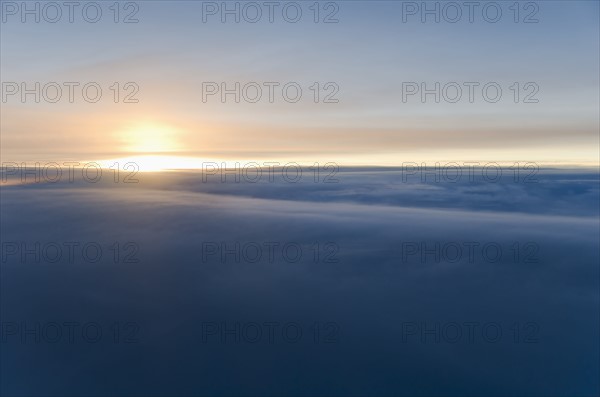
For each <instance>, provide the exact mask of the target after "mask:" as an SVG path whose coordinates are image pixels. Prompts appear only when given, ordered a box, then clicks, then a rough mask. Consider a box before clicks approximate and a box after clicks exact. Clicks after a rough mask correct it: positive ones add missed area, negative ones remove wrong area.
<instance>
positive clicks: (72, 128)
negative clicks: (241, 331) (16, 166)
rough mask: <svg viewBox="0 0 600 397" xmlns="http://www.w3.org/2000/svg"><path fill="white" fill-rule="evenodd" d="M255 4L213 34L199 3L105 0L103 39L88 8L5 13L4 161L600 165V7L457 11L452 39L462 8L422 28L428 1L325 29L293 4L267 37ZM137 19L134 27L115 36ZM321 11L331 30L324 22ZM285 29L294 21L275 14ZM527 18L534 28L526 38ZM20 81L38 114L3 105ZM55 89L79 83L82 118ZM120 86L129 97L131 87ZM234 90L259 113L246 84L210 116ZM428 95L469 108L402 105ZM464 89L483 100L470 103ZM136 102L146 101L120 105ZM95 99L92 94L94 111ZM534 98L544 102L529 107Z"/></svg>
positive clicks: (351, 5)
mask: <svg viewBox="0 0 600 397" xmlns="http://www.w3.org/2000/svg"><path fill="white" fill-rule="evenodd" d="M263 3H264V2H258V3H254V4H259V6H260V7H261V10H262V12H263V15H262V17H261V19H260V20H259V21H258V22H256V23H250V22H248V21H246V20H244V16H246V17H247V19H249V18H253V17H254V15H255V10H254V9H251V8H245V10H246V14H243V13H242V12H243V10H242V8H243V6H244V4H245V2H239V7H240V13H241V14H240V15H241V16H240V22H239V23H235V22H234V18H235V15H225V17H226V18H227V19H226V22H225V23H222V22H221V13H220V10H216V11H215V12H216V14H215V15H212V14H211V13H210V11H213V10H214V8H211V7H213V5H215V4H216V7H219V8H220V7H221V6H222V5H221V4H222V3H221V2H218V3H210V4H208V3H207V2H204V4H203V2H195V1H182V2H171V1H169V2H166V1H144V2H137V3H135V4H136V5H137V8H139V10H136V9H135V7H134V5H127V6H126V3H121V8H120V13H119V16H118V18H119V23H115V22H114V21H113V18H114V16H115V14H114V11H113V10H112V9H109V7H110V6H111V5H112V4H113V2H99V4H100V7H101V9H102V17H101V18H100V20H99V22H97V23H89V22H86V21H85V19H84V18H83V15H82V9H81V8H82V7H79V8H76V9H75V10H74V14H73V18H74V22H73V23H69V20H68V8H66V7H64V6H61V8H62V13H63V15H62V17H61V18H60V19H59V20H58V22H56V23H50V22H48V21H47V20H45V19H52V18H54V16H55V14H56V11H55V10H54V9H51V8H47V9H45V12H46V14H45V15H44V10H42V9H40V13H41V17H40V22H39V23H36V22H35V21H34V17H35V16H34V15H24V16H25V17H26V22H25V23H23V22H22V21H21V17H22V16H23V15H22V11H23V10H21V9H20V7H21V5H20V4H21V2H18V3H13V2H6V1H2V25H1V58H2V60H1V80H2V83H3V98H2V100H3V102H2V105H1V106H2V121H1V129H2V136H1V143H2V145H1V154H2V161H38V160H39V161H51V160H57V161H60V160H65V159H75V160H92V159H94V160H95V159H108V158H121V157H127V156H134V155H140V154H163V155H166V154H168V155H178V156H192V157H199V158H224V159H240V160H245V159H252V160H266V159H283V160H288V161H305V160H306V161H309V160H310V161H320V162H322V163H325V162H327V161H337V162H340V163H344V164H372V165H377V164H401V163H402V162H403V161H420V160H422V161H434V160H451V161H461V160H465V161H466V160H473V159H475V160H483V161H486V160H487V161H513V160H514V161H535V162H549V163H573V164H589V163H593V164H597V163H598V143H599V142H598V128H599V125H598V122H599V98H598V95H599V90H598V87H599V47H600V44H599V27H598V23H599V22H598V21H599V19H598V15H599V6H598V4H599V3H598V2H596V1H569V2H562V1H540V2H529V3H528V2H522V3H521V5H520V10H519V15H518V16H515V13H514V9H513V8H510V7H511V5H512V4H513V2H512V1H511V2H496V3H494V4H497V5H499V8H500V9H501V11H502V15H501V17H500V18H499V21H498V22H496V23H491V22H489V21H488V20H493V19H494V18H495V11H496V9H495V8H494V7H490V6H488V8H486V12H487V13H484V12H483V10H482V9H483V7H484V6H485V5H486V4H488V3H489V2H480V3H479V6H478V7H477V8H475V9H474V11H473V22H472V23H471V22H469V10H468V8H466V7H464V6H462V10H461V11H462V16H461V18H459V20H458V22H456V23H451V22H449V21H448V20H449V19H452V18H454V16H455V10H454V9H451V8H447V7H446V8H444V7H445V3H439V4H438V6H439V7H440V22H439V23H436V22H435V21H434V18H435V16H434V15H425V17H426V18H427V19H426V22H425V23H422V21H421V17H422V15H421V12H420V11H421V10H416V11H415V10H414V8H411V7H413V5H416V6H417V7H420V5H421V2H417V3H407V2H404V3H403V2H393V1H369V2H366V1H339V2H335V4H333V5H328V4H327V2H322V3H321V7H320V8H321V9H320V13H319V16H318V19H319V23H315V22H314V20H313V19H314V18H315V14H314V9H313V8H311V7H314V6H313V2H312V1H309V2H297V4H299V6H300V8H301V9H302V16H301V17H300V20H299V21H298V22H297V23H290V22H288V21H286V20H285V18H284V15H283V14H282V8H283V7H284V5H285V4H287V3H286V2H283V3H278V4H277V6H276V7H275V8H274V11H273V12H274V13H273V18H274V22H273V23H270V22H269V20H268V19H269V15H268V11H269V9H268V8H267V7H266V6H264V5H263ZM14 4H16V6H17V7H19V9H17V10H15V9H14ZM45 4H46V3H44V2H42V3H40V6H39V7H43V6H44V5H45ZM59 4H62V2H59ZM81 4H82V5H84V4H86V2H81ZM132 4H133V3H132ZM227 4H228V7H231V8H234V7H235V6H236V3H235V2H228V3H227ZM454 4H458V5H461V4H463V2H458V3H454ZM28 5H29V7H31V8H32V9H33V8H34V7H35V3H33V2H31V3H28ZM428 5H429V7H431V8H433V7H435V6H436V3H435V2H429V3H428ZM248 7H249V6H248ZM336 8H337V9H336ZM203 11H204V13H203ZM403 11H404V13H403ZM132 12H134V15H133V18H137V19H138V20H139V22H138V23H122V21H123V19H124V18H126V16H127V15H129V14H130V13H132ZM331 13H333V16H332V18H335V19H337V20H338V22H337V23H323V19H325V18H326V17H327V16H328V15H329V14H331ZM413 13H414V15H413ZM13 14H14V15H13ZM94 14H95V10H94V8H93V7H92V8H91V9H87V14H86V15H87V17H88V19H93V18H94ZM294 14H295V9H294V8H293V7H291V8H289V7H288V9H287V14H286V15H285V16H286V17H287V18H288V19H293V18H294ZM515 17H517V19H518V20H519V22H518V23H515V21H514V18H515ZM203 19H205V20H206V22H204V21H203ZM403 19H405V20H406V21H405V22H404V21H403ZM486 19H487V20H486ZM526 19H527V20H530V19H537V20H538V22H537V23H523V22H524V20H526ZM23 82H25V83H26V84H27V87H28V88H30V89H32V88H34V87H35V83H36V82H40V87H41V88H40V94H41V97H40V103H36V102H35V98H34V95H33V94H29V95H27V96H26V97H25V101H24V102H25V103H22V102H23V101H22V99H21V95H20V94H21V92H17V93H16V94H14V95H11V94H9V93H8V91H11V90H14V89H15V87H18V89H19V90H21V88H22V87H21V83H23ZM49 82H56V83H57V84H58V85H60V86H61V87H62V97H61V98H60V99H59V100H58V102H57V103H50V101H48V100H46V99H48V98H49V99H52V98H53V97H54V96H55V92H56V91H55V88H54V87H53V86H48V87H47V91H45V94H46V97H47V98H46V97H44V95H43V94H44V92H42V91H44V89H43V87H44V85H45V84H47V83H49ZM65 82H74V83H79V86H76V87H74V97H73V98H74V101H73V102H74V103H70V102H69V98H68V91H69V89H68V87H67V86H65V85H64V83H65ZM90 82H95V83H97V84H98V85H99V86H100V87H101V88H102V97H101V98H100V99H99V101H98V102H96V103H88V102H87V101H86V100H85V98H84V97H83V96H82V93H81V87H82V86H83V85H85V84H86V83H90ZM115 82H118V83H119V84H120V85H119V89H118V92H119V94H120V96H119V103H114V96H113V95H114V92H115V89H114V87H115V86H114V85H113V84H114V83H115ZM128 82H131V83H134V84H133V85H130V86H125V84H126V83H128ZM207 82H213V83H216V85H211V86H210V87H208V86H207V85H206V84H203V83H207ZM236 82H239V83H240V87H243V86H244V85H246V84H247V83H252V82H255V83H256V84H257V85H259V86H261V87H262V88H261V89H262V97H261V98H260V100H258V102H257V103H251V101H250V100H251V99H252V98H254V97H255V93H256V90H255V87H256V85H252V84H251V85H250V86H247V88H248V90H247V91H244V90H243V89H241V90H240V94H241V97H240V102H239V103H236V102H235V100H234V95H233V94H229V95H227V96H226V97H225V103H223V102H222V101H221V96H220V93H217V94H215V95H209V96H206V98H204V99H205V100H203V92H204V91H203V90H206V89H208V88H214V87H219V86H220V85H221V83H225V84H226V86H227V87H228V88H233V87H235V84H236ZM265 82H272V83H278V84H279V85H278V86H275V85H274V86H273V90H274V91H273V93H274V96H273V103H271V102H270V101H269V98H268V94H269V88H268V86H265V85H264V83H265ZM315 82H318V83H319V99H318V101H319V102H318V103H315V98H314V94H315V88H314V87H315V86H314V84H315ZM436 82H439V83H440V87H444V85H446V84H447V83H451V82H455V83H457V85H459V86H461V87H462V88H461V89H462V96H461V97H460V99H459V100H458V101H457V102H456V103H451V100H452V98H454V97H455V96H456V92H457V91H456V89H455V87H456V85H455V84H451V85H450V86H447V87H446V88H447V90H446V91H444V90H443V89H440V94H441V98H440V102H439V103H436V102H435V100H434V95H433V94H429V95H427V96H426V97H425V100H426V101H425V103H422V102H423V101H422V100H421V96H420V93H416V94H415V95H408V96H406V95H405V98H404V99H403V93H404V94H406V92H405V91H406V90H407V89H409V88H411V87H412V88H414V87H420V85H421V83H425V84H426V86H427V88H430V89H432V88H434V86H435V83H436ZM465 82H470V83H477V84H478V85H474V86H473V87H474V88H473V102H472V103H471V102H470V101H469V88H468V86H466V85H464V83H465ZM287 83H294V84H292V88H290V89H289V91H288V95H289V96H288V98H293V97H294V92H295V91H294V90H295V88H294V86H295V87H300V88H301V89H302V97H301V98H300V100H299V101H298V102H295V103H291V102H288V101H286V100H285V99H284V96H283V94H282V91H281V88H282V87H283V86H284V85H285V84H287ZM327 83H333V84H330V85H326V84H327ZM403 83H415V85H410V84H409V85H410V87H409V85H406V84H403ZM488 83H493V84H492V87H491V88H489V90H488V91H487V94H488V99H493V97H494V96H495V91H494V90H495V88H494V87H500V88H501V89H502V96H501V97H500V98H499V100H498V101H497V102H493V101H492V100H489V101H488V100H486V98H484V96H483V92H482V87H483V86H484V85H486V84H488ZM515 83H518V84H519V85H518V89H517V88H516V87H517V86H515V85H514V84H515ZM527 83H530V84H529V85H527ZM111 86H112V87H113V89H112V90H111V88H110V87H111ZM311 87H313V88H312V89H311ZM511 87H512V88H511ZM136 88H139V91H138V92H137V93H135V95H134V96H133V98H135V99H137V100H138V103H123V102H124V97H125V95H127V94H128V93H131V92H133V91H134V90H135V89H136ZM288 88H289V87H288ZM334 91H335V95H333V96H332V97H330V98H329V99H336V100H337V103H324V102H325V98H326V97H327V95H328V94H332V93H334ZM94 92H95V91H94V88H93V87H92V88H90V90H89V91H88V94H89V98H93V97H94ZM515 92H518V93H519V98H518V103H515V96H514V95H515ZM204 93H206V92H204ZM244 93H245V94H246V97H244V96H243V94H244ZM444 93H445V94H446V96H444V95H443V94H444ZM528 95H530V96H528ZM249 99H250V100H249ZM531 100H538V103H525V102H531Z"/></svg>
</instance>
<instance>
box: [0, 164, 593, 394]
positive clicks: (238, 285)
mask: <svg viewBox="0 0 600 397" xmlns="http://www.w3.org/2000/svg"><path fill="white" fill-rule="evenodd" d="M338 179H339V180H340V182H339V183H334V184H322V183H319V184H316V183H313V182H309V180H306V181H304V182H301V183H298V184H291V183H286V182H282V181H278V182H276V183H256V184H251V183H240V184H235V183H225V184H223V183H219V182H217V180H213V181H212V182H210V183H202V179H201V178H200V177H199V176H198V175H196V174H194V173H192V174H190V173H171V174H156V175H148V174H142V175H140V183H138V184H135V185H126V186H124V185H122V184H119V185H117V184H112V183H108V182H106V183H103V184H86V183H81V182H80V183H76V184H73V185H70V184H67V183H61V184H42V185H27V186H21V187H15V186H12V187H3V188H2V191H1V200H2V201H1V214H0V215H1V217H2V218H1V219H2V223H1V227H2V230H1V231H2V244H3V255H4V256H3V261H2V263H1V266H2V267H1V282H2V284H1V287H2V299H1V309H2V311H1V319H2V322H3V326H4V329H3V332H4V334H3V336H4V337H5V338H6V340H5V341H3V342H2V344H1V345H0V348H1V358H2V366H1V367H2V368H1V371H2V376H1V378H2V383H1V386H2V394H5V395H27V396H32V395H73V396H75V395H77V396H79V395H108V394H118V395H142V394H143V395H339V396H342V395H365V394H369V395H387V396H389V395H407V396H408V395H411V396H414V395H422V396H427V395H449V396H450V395H471V396H481V395H498V396H500V395H502V396H506V395H513V396H517V395H518V396H540V395H557V396H558V395H564V396H571V395H586V396H588V395H589V396H591V395H597V393H598V387H599V386H598V377H597V374H598V370H599V369H600V368H599V362H598V353H599V343H598V332H599V324H598V321H599V318H598V309H599V304H600V303H599V297H598V291H599V272H598V263H599V252H598V241H599V225H598V200H599V199H598V174H595V173H582V172H576V171H560V170H555V171H550V170H547V171H545V172H542V173H541V174H540V176H539V182H538V183H536V184H518V183H514V182H512V181H509V180H506V181H503V182H499V183H484V182H483V181H475V182H468V181H464V182H463V183H433V182H431V181H430V182H429V183H421V181H420V180H416V181H413V182H410V181H409V183H404V182H402V178H401V175H399V171H398V170H372V169H371V170H346V171H344V172H341V173H340V174H338ZM17 242H18V243H23V242H25V243H27V244H28V245H27V247H28V248H29V249H32V247H34V244H35V243H36V242H39V243H40V244H41V247H46V248H47V249H48V250H50V248H49V247H50V244H52V243H60V244H63V243H65V242H78V243H80V246H82V245H84V244H86V243H89V242H97V243H98V244H99V245H100V246H101V247H102V249H103V251H102V252H103V255H102V257H101V258H100V259H99V261H98V262H92V261H90V260H88V259H89V258H86V257H84V256H81V253H80V251H77V250H75V252H77V253H79V256H77V255H76V256H75V259H74V260H72V261H70V260H69V259H68V258H67V256H66V255H63V257H61V259H60V260H58V261H57V262H56V263H47V261H44V253H43V252H41V253H40V255H41V256H42V258H41V260H40V261H36V260H35V255H34V254H29V255H26V256H25V258H24V259H23V258H22V257H21V253H22V252H20V249H21V248H20V247H18V251H17V253H15V254H12V253H11V254H8V253H7V250H10V249H13V248H14V245H13V246H10V244H11V243H17ZM114 242H119V243H120V247H121V248H120V254H122V255H123V254H132V253H133V252H134V251H135V252H134V254H133V255H132V257H133V258H134V259H137V260H138V262H137V263H123V262H125V261H124V258H123V257H122V256H121V257H120V258H119V261H118V263H114V262H115V261H114V257H113V254H114V245H113V244H114ZM128 242H131V243H133V244H134V248H137V251H136V250H135V249H131V247H130V248H129V249H124V248H123V246H124V244H126V243H128ZM236 243H238V244H240V247H242V248H240V250H238V254H239V256H240V259H239V260H236V259H235V254H231V253H230V254H226V255H225V256H224V258H223V257H221V252H220V251H219V250H220V249H222V248H223V247H225V250H227V249H229V250H231V249H233V250H234V251H236V249H235V244H236ZM268 243H278V244H279V245H278V247H279V248H277V249H274V251H273V253H274V258H273V260H270V259H269V258H268V255H267V249H266V248H265V244H268ZM315 243H318V246H315ZM222 244H225V245H222ZM252 244H254V245H258V246H260V247H261V249H262V254H263V255H262V257H261V258H260V259H258V260H256V261H255V262H251V261H248V260H247V259H248V258H249V256H251V254H250V252H251V251H248V252H246V253H245V254H244V253H243V252H240V251H243V247H246V248H248V249H249V250H250V249H251V248H252V247H253V246H252ZM286 244H288V246H289V245H290V244H293V245H294V247H301V250H302V251H301V252H302V256H301V257H300V258H299V259H297V260H296V259H295V257H294V255H293V253H290V252H291V251H290V252H288V254H289V255H288V256H287V257H286V256H285V255H284V254H283V253H282V250H281V249H280V248H281V247H282V246H284V245H286ZM327 244H331V245H327ZM423 244H424V245H423ZM436 244H437V245H436ZM469 245H470V246H471V247H474V248H473V253H472V257H471V256H469V254H468V249H467V248H468V246H469ZM80 246H79V247H80ZM484 246H485V247H487V251H485V252H484V250H483V247H484ZM215 247H216V249H217V251H216V253H215V251H214V249H215ZM437 247H439V248H437ZM456 247H460V248H461V250H462V252H461V254H460V255H458V256H457V255H456V251H453V249H454V250H455V249H456ZM498 248H499V249H500V252H501V256H500V257H497V256H496V255H495V254H494V253H495V252H496V251H494V250H495V249H498ZM207 249H212V250H213V251H210V252H208V253H207V252H206V250H207ZM41 250H42V251H43V248H42V249H41ZM10 252H12V251H10ZM48 252H50V251H48ZM48 252H46V254H47V255H46V257H47V256H48V255H49V254H48ZM315 252H318V253H319V257H318V258H317V259H315ZM64 253H65V252H64V251H63V254H64ZM203 254H204V257H203ZM436 255H439V259H438V258H437V257H436ZM292 259H293V260H292ZM326 259H333V260H326ZM21 322H25V324H26V326H28V327H29V328H34V327H35V324H36V323H39V324H41V327H43V326H44V325H46V331H48V327H47V324H49V323H60V324H63V323H64V322H79V323H80V324H81V325H83V324H89V323H97V324H99V326H100V327H101V328H102V331H103V332H104V334H103V337H102V339H101V340H100V341H99V342H97V343H89V341H82V340H81V339H79V340H76V341H75V343H72V344H71V343H67V342H66V341H65V340H64V339H61V340H60V341H59V342H58V343H48V338H49V335H43V334H42V335H41V339H42V340H41V342H40V343H34V341H33V338H34V337H35V332H34V333H33V334H32V333H31V332H30V333H29V334H26V333H25V339H26V342H28V343H21V340H20V338H21V337H22V336H23V332H22V330H19V331H18V332H17V333H16V334H14V335H13V334H11V333H10V332H9V333H8V334H7V331H8V328H6V327H7V326H10V325H13V326H14V325H15V324H21ZM131 323H134V324H135V325H136V326H139V329H134V328H132V327H133V325H132V324H131ZM267 323H269V324H272V323H276V324H277V333H276V334H275V336H274V340H273V341H272V343H270V341H269V340H268V338H267V336H266V332H267V331H268V327H267V326H266V325H265V324H267ZM115 324H117V326H116V329H117V330H118V331H119V332H118V335H116V334H115ZM249 324H258V326H259V328H260V330H261V332H263V337H262V338H261V339H260V340H259V341H257V342H256V343H251V341H249V340H248V339H249V338H250V339H251V335H250V331H251V330H253V329H252V328H251V327H252V326H251V325H249ZM290 324H295V325H294V326H293V327H292V326H290ZM469 324H471V325H469ZM238 325H239V327H246V328H245V331H247V333H246V334H242V331H240V330H236V326H238ZM286 325H287V326H288V327H292V328H290V329H291V330H292V331H293V330H296V329H297V328H298V327H299V328H300V329H301V330H302V332H303V334H302V337H301V338H300V339H299V340H298V341H296V342H295V343H293V341H292V340H291V339H293V337H290V338H288V339H285V338H284V337H283V336H282V334H281V329H282V328H283V327H284V326H286ZM223 326H224V327H229V328H228V329H229V330H230V333H229V334H224V336H223V334H221V333H219V332H218V331H217V333H212V331H214V329H215V328H214V327H223ZM61 327H62V330H63V331H65V329H66V328H65V326H64V325H62V326H61ZM294 327H297V328H294ZM469 327H473V328H469ZM484 328H485V330H486V331H487V334H484V333H482V332H483V329H484ZM240 329H241V328H240ZM469 329H473V330H474V334H473V336H472V339H471V338H470V336H469V335H468V331H469ZM254 330H255V329H254ZM457 330H459V331H460V332H462V337H461V338H459V339H458V340H457V341H453V337H454V336H456V331H457ZM498 330H500V331H501V332H502V334H501V335H500V336H498V338H497V340H496V335H495V334H494V332H495V331H498ZM13 331H14V330H13ZM422 331H425V332H422ZM427 331H429V332H427ZM32 332H33V331H32ZM48 332H49V331H48ZM78 335H79V334H78ZM115 335H116V336H115ZM132 335H133V336H134V342H135V343H122V342H123V340H124V338H126V337H127V336H132ZM288 336H289V335H288ZM236 337H239V338H240V341H236V340H235V338H236ZM115 338H116V339H115ZM223 338H224V339H223ZM438 339H439V340H438ZM115 340H118V341H119V342H120V343H116V342H115ZM33 380H35V381H33Z"/></svg>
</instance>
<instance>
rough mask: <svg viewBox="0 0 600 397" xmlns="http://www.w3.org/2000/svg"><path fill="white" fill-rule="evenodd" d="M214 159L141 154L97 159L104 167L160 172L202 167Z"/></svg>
mask: <svg viewBox="0 0 600 397" xmlns="http://www.w3.org/2000/svg"><path fill="white" fill-rule="evenodd" d="M213 161H214V160H208V159H201V158H198V157H180V156H158V155H141V156H130V157H121V158H115V159H108V160H99V161H96V163H98V164H99V165H100V167H102V168H113V169H114V168H115V167H118V168H120V169H125V170H136V171H140V172H158V171H169V170H186V169H202V165H203V163H206V162H213Z"/></svg>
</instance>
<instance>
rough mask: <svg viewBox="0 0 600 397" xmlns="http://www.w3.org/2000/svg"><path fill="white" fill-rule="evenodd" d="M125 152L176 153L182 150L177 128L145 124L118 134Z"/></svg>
mask: <svg viewBox="0 0 600 397" xmlns="http://www.w3.org/2000/svg"><path fill="white" fill-rule="evenodd" d="M118 135H119V138H120V140H121V142H122V150H123V151H124V152H130V153H138V154H140V155H141V154H151V153H165V152H176V151H178V150H181V145H180V144H179V143H178V140H177V136H178V135H179V131H178V130H177V129H175V128H172V127H169V126H165V125H161V124H156V123H144V124H139V125H136V126H134V127H132V128H130V129H127V130H125V131H123V132H119V133H118Z"/></svg>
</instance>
